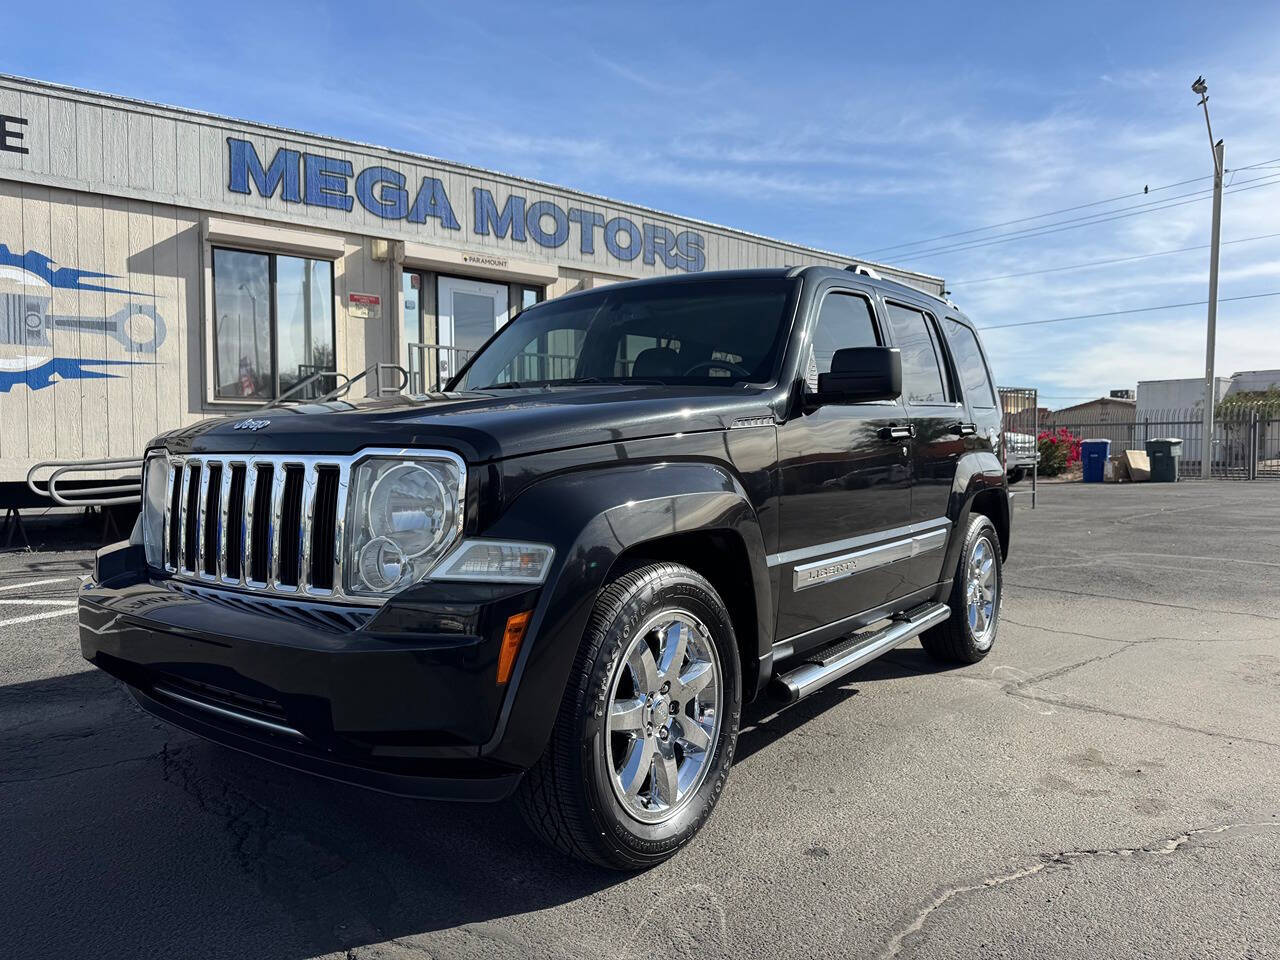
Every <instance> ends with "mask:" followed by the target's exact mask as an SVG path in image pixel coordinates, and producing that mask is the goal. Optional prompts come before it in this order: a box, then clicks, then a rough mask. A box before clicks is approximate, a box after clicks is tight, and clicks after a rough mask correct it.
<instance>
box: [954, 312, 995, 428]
mask: <svg viewBox="0 0 1280 960" xmlns="http://www.w3.org/2000/svg"><path fill="white" fill-rule="evenodd" d="M942 326H943V328H944V329H945V330H946V334H947V342H948V343H949V344H950V345H951V356H952V358H953V359H954V360H955V364H956V372H957V374H959V376H960V386H961V389H963V390H964V395H965V398H966V399H967V400H968V401H969V403H970V404H971V405H972V406H975V407H982V408H984V409H985V408H990V407H994V406H995V405H996V392H995V389H994V387H993V385H992V383H991V374H990V371H988V370H987V362H986V360H985V359H984V358H983V356H982V348H981V347H980V346H979V345H978V335H977V334H976V333H974V332H973V331H972V330H970V329H969V328H968V327H966V326H965V325H964V324H963V323H960V322H959V321H958V320H952V319H951V318H950V317H948V318H947V319H946V320H945V321H944V322H943V325H942Z"/></svg>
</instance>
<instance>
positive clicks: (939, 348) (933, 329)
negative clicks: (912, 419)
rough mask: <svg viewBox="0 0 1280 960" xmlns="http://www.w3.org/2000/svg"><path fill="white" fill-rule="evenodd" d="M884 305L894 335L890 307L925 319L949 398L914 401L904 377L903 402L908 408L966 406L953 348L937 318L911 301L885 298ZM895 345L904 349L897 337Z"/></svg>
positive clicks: (887, 320)
mask: <svg viewBox="0 0 1280 960" xmlns="http://www.w3.org/2000/svg"><path fill="white" fill-rule="evenodd" d="M884 305H885V321H886V324H887V326H888V327H889V329H890V331H891V332H892V333H895V334H896V331H894V330H893V318H892V317H891V316H890V315H889V308H890V307H901V308H902V309H903V310H910V311H912V312H914V313H918V314H920V315H921V317H922V318H923V319H924V326H925V330H926V331H927V332H928V334H929V339H930V341H931V342H932V344H933V354H934V357H935V359H937V361H938V373H939V374H940V375H941V377H942V390H943V394H944V395H945V396H946V397H947V399H944V400H941V401H938V402H930V403H919V402H916V401H913V400H912V399H911V397H910V394H909V393H908V391H907V389H906V387H907V384H906V382H905V377H904V381H903V384H902V387H903V389H902V402H903V403H904V404H906V405H907V406H908V407H934V408H937V407H947V408H949V409H955V408H956V407H962V406H964V404H963V403H962V402H961V401H960V399H959V397H960V395H961V394H960V390H959V385H958V381H957V379H956V374H955V369H954V367H953V365H952V360H951V348H950V346H949V345H948V344H947V343H946V338H945V336H944V335H943V332H942V328H941V327H939V326H938V318H937V316H936V315H935V314H934V313H933V311H932V310H930V309H928V308H927V307H924V306H921V305H920V304H918V303H912V302H911V301H910V300H903V299H899V298H897V297H885V298H884ZM893 345H894V346H896V347H898V349H901V348H902V347H901V344H899V343H898V342H897V337H896V336H895V337H894V344H893Z"/></svg>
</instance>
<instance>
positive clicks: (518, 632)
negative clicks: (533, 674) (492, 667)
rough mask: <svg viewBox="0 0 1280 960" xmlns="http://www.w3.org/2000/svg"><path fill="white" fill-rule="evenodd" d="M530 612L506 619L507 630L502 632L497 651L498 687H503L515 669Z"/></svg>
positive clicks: (531, 614) (531, 612)
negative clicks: (500, 643) (500, 646)
mask: <svg viewBox="0 0 1280 960" xmlns="http://www.w3.org/2000/svg"><path fill="white" fill-rule="evenodd" d="M532 616H533V611H532V610H526V611H525V612H524V613H517V614H514V615H512V616H510V617H508V618H507V628H506V629H505V630H503V631H502V649H501V650H499V651H498V686H500V687H501V686H503V685H504V684H505V683H506V682H507V681H508V680H510V679H511V671H512V670H513V669H515V665H516V654H517V653H519V652H520V644H521V642H523V640H524V634H525V631H526V630H528V629H529V619H530V618H531V617H532Z"/></svg>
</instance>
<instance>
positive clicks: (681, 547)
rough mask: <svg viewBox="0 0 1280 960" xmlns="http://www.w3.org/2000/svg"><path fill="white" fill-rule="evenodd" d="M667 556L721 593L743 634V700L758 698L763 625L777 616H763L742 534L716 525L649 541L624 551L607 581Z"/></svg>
mask: <svg viewBox="0 0 1280 960" xmlns="http://www.w3.org/2000/svg"><path fill="white" fill-rule="evenodd" d="M661 561H669V562H672V563H679V564H683V565H684V566H686V567H688V568H689V569H691V570H693V571H695V572H696V573H699V574H701V575H702V576H703V577H706V579H707V581H708V582H709V583H710V584H711V586H713V587H714V588H715V590H716V593H718V594H719V595H720V599H721V600H723V601H724V605H725V607H726V608H727V609H728V611H729V619H730V620H731V621H732V622H733V630H734V634H735V635H736V639H737V644H738V656H739V659H740V661H741V663H742V698H743V701H744V702H750V701H751V700H753V699H755V696H756V694H757V693H758V691H759V690H760V688H761V660H760V654H761V653H762V652H763V651H762V649H761V639H760V633H761V626H762V625H763V623H764V622H770V623H771V621H762V620H761V617H762V612H761V609H760V608H761V604H760V603H759V600H760V597H759V591H758V590H756V589H754V586H753V578H752V575H751V558H750V554H749V553H748V551H747V545H746V543H745V542H744V541H743V539H742V535H741V533H740V532H738V531H737V530H731V529H726V528H712V529H701V530H690V531H687V532H684V533H674V534H669V535H667V536H662V537H657V538H655V539H652V540H645V541H643V542H641V543H637V544H635V545H634V546H632V547H630V548H628V549H627V550H625V551H623V552H622V553H621V554H619V556H618V558H617V560H616V561H615V562H614V564H613V568H612V569H611V570H610V571H609V574H608V576H607V577H606V578H605V582H606V583H607V582H609V581H611V580H613V579H614V578H615V577H617V576H618V575H620V574H622V573H624V572H625V571H627V570H629V569H633V568H634V567H636V566H639V565H641V564H644V563H653V562H661ZM771 607H772V605H771V604H769V605H766V607H765V611H764V613H763V616H764V617H770V615H771V613H770V611H771ZM771 645H772V644H770V646H771ZM765 679H766V680H767V679H768V678H767V677H766V678H765Z"/></svg>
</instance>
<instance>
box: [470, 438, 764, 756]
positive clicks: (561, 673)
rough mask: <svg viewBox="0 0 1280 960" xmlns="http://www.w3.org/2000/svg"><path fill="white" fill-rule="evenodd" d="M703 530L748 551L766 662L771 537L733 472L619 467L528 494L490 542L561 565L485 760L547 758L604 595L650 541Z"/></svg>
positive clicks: (687, 466) (694, 465)
mask: <svg viewBox="0 0 1280 960" xmlns="http://www.w3.org/2000/svg"><path fill="white" fill-rule="evenodd" d="M549 518H554V519H553V522H551V523H548V519H549ZM701 531H708V532H711V531H714V532H723V533H729V534H733V535H735V536H737V537H739V538H740V539H741V541H742V543H743V545H744V547H745V549H746V552H747V559H748V563H749V566H750V570H751V577H752V586H753V592H754V594H755V602H756V624H757V631H756V632H757V637H755V638H754V645H755V646H756V647H758V648H759V654H760V655H762V656H763V655H764V654H765V653H767V652H768V651H769V650H770V649H771V648H772V635H771V631H772V630H773V593H772V589H771V587H770V580H769V570H768V564H767V562H766V559H765V557H766V554H765V548H764V538H763V536H762V534H761V530H760V524H759V520H758V518H757V516H756V512H755V509H754V508H753V507H752V505H751V502H750V500H749V498H748V496H747V494H746V491H745V490H744V489H743V487H742V484H741V483H739V482H738V480H737V478H736V477H734V476H733V475H732V473H731V472H730V471H729V470H727V469H725V468H724V467H723V466H720V465H716V464H711V463H701V462H681V463H644V464H627V465H617V466H610V467H602V468H598V469H589V470H583V471H576V472H573V473H568V474H559V475H556V476H552V477H548V478H547V479H545V480H542V481H540V482H538V483H536V484H534V485H533V486H531V487H529V488H528V489H526V490H524V491H522V492H521V493H520V495H519V496H518V497H517V498H516V500H515V501H514V502H513V503H512V504H511V505H510V506H508V507H507V508H506V509H505V510H504V511H503V513H502V516H501V517H500V518H499V519H498V520H497V521H495V522H494V523H493V524H492V525H491V526H490V527H489V528H487V529H486V530H485V531H484V532H483V534H482V536H485V537H494V538H501V539H512V540H529V541H537V542H541V543H550V544H551V545H552V546H553V547H555V550H556V556H555V559H554V561H553V563H552V569H551V572H550V574H549V575H548V577H547V582H546V585H545V586H544V588H543V593H542V595H541V596H540V597H539V600H538V604H537V608H536V609H535V612H534V616H533V620H532V621H531V623H530V626H529V637H530V640H531V641H532V642H530V643H525V644H524V645H523V646H522V647H521V650H520V653H519V656H518V657H517V660H516V666H515V671H514V673H513V675H512V679H511V684H510V689H509V691H508V693H507V696H506V698H505V700H504V702H503V706H502V711H501V713H500V714H499V717H498V721H497V724H496V725H495V728H494V732H493V735H492V737H491V738H490V740H489V741H488V742H487V743H486V744H485V745H484V746H483V747H482V748H481V750H480V753H481V754H482V755H485V756H490V757H493V758H494V759H496V760H500V761H503V762H507V763H512V764H515V765H517V766H521V767H527V766H529V765H531V764H532V763H533V762H534V761H535V760H536V759H537V757H538V756H539V755H540V754H541V753H542V751H543V749H544V748H545V746H546V742H547V739H548V738H549V736H550V734H551V728H552V726H553V724H554V722H555V718H556V713H557V712H558V710H559V707H560V702H561V699H562V697H563V694H564V689H565V686H566V684H567V682H568V677H569V671H570V669H571V668H572V666H573V661H574V658H575V657H576V656H577V653H578V648H579V645H580V644H581V639H582V634H583V632H584V631H585V629H586V625H587V622H588V619H589V618H590V615H591V611H592V608H593V607H594V605H595V599H596V596H597V594H598V593H599V591H600V589H601V588H602V587H603V585H604V584H605V583H606V582H607V581H608V579H609V576H610V572H611V571H612V570H613V569H614V568H615V564H616V563H617V561H618V559H619V558H620V557H621V556H622V555H623V554H624V553H625V552H626V551H628V550H631V549H633V548H636V547H640V546H643V544H644V543H646V542H650V541H655V540H659V539H661V538H664V537H668V536H671V535H673V534H682V533H694V532H701ZM548 534H550V536H548ZM739 640H740V642H741V640H742V638H739ZM750 645H751V638H748V648H750Z"/></svg>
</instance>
